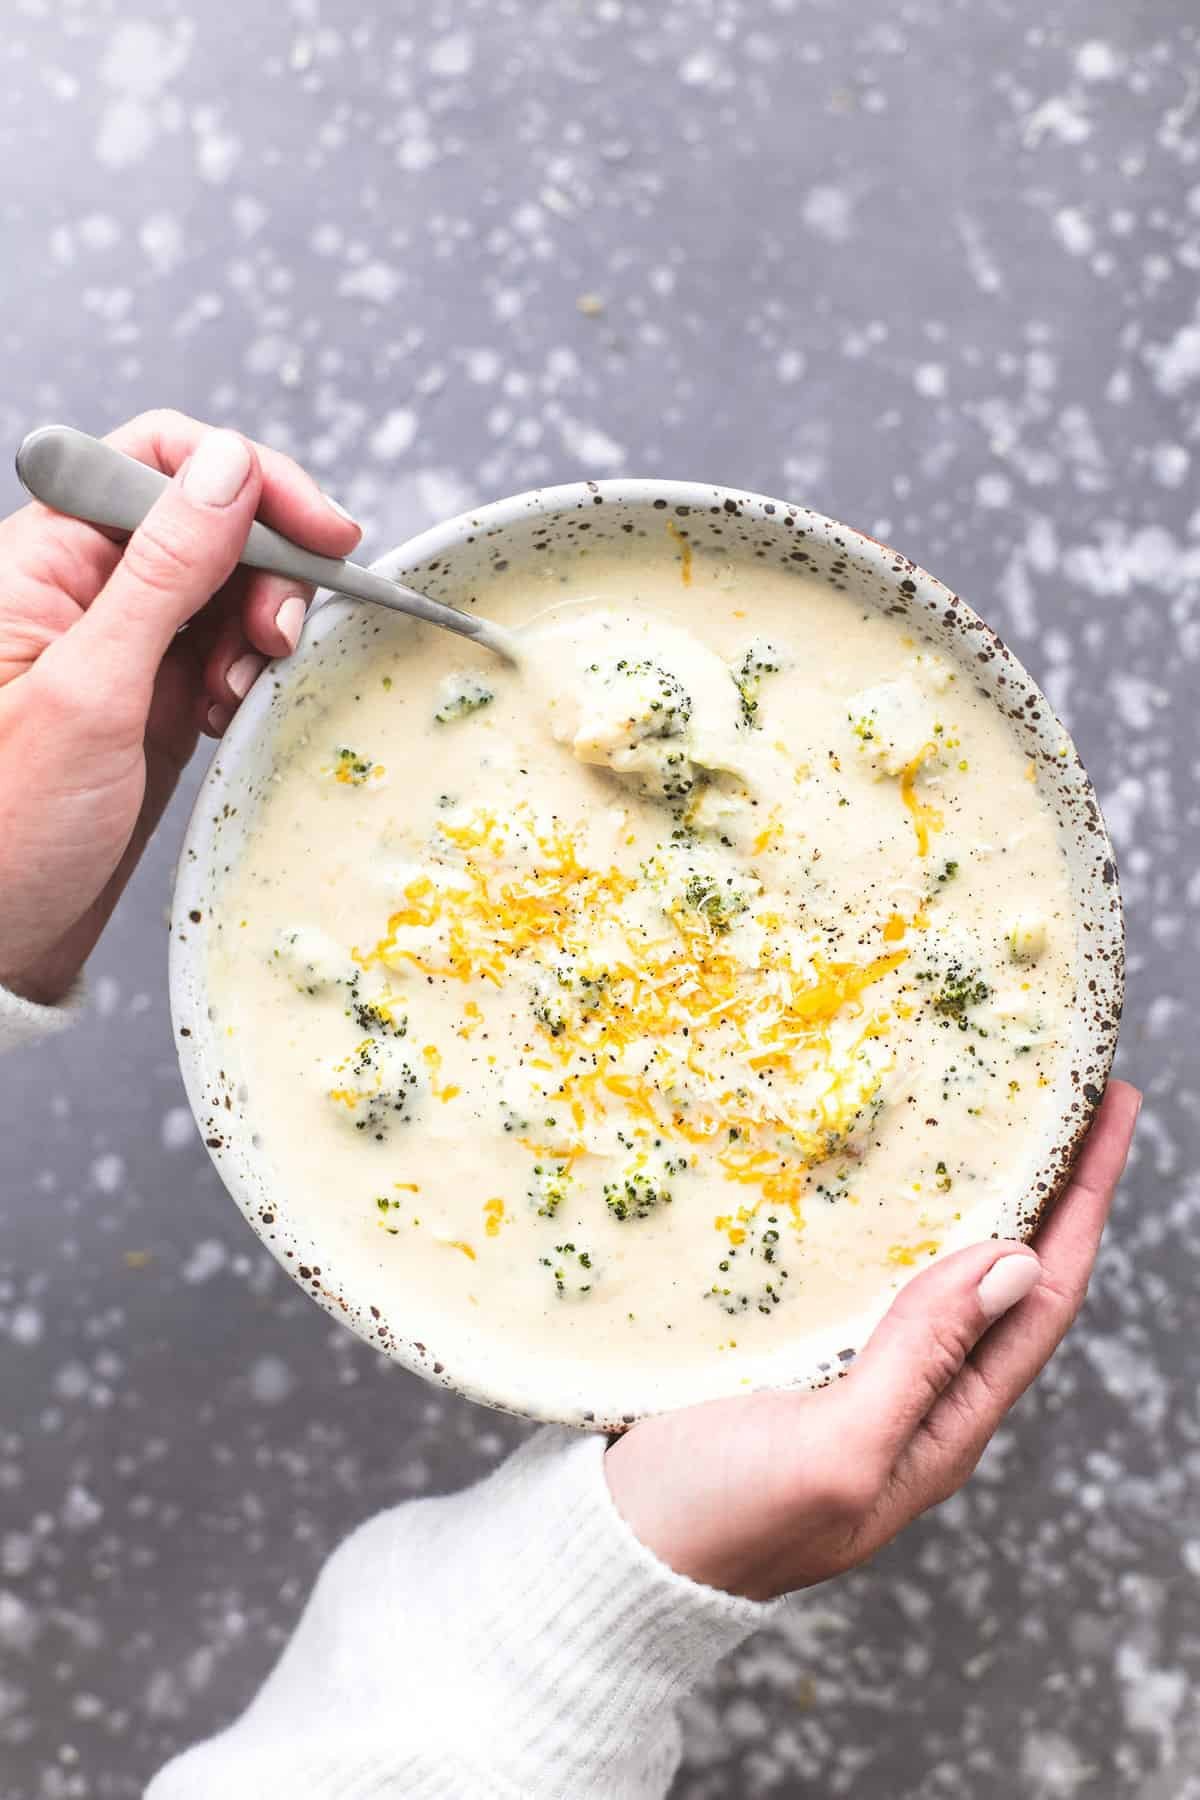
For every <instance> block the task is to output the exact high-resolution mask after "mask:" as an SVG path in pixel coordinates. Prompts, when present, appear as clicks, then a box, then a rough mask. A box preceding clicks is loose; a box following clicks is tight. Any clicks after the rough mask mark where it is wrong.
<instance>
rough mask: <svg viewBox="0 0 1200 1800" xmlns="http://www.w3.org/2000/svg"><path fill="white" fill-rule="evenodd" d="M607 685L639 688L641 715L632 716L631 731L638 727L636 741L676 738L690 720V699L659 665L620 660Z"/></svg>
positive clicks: (678, 682) (681, 687) (685, 691)
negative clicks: (621, 682)
mask: <svg viewBox="0 0 1200 1800" xmlns="http://www.w3.org/2000/svg"><path fill="white" fill-rule="evenodd" d="M608 679H609V684H610V685H612V684H615V683H616V682H618V681H623V682H629V683H636V684H639V686H640V689H641V691H640V692H639V694H638V701H639V703H640V707H641V710H640V712H638V713H636V714H634V715H632V716H631V718H630V720H629V724H630V727H631V728H633V727H640V729H639V730H638V731H637V734H636V735H637V738H638V739H639V740H640V739H641V738H667V737H678V736H679V734H680V732H681V731H682V730H683V729H684V727H685V726H686V725H687V722H688V720H689V719H690V718H691V716H692V697H691V695H690V694H689V693H688V691H687V689H686V688H685V687H684V685H683V683H682V682H681V681H680V680H679V677H678V676H677V675H672V674H671V671H670V670H669V669H663V668H660V667H659V665H658V663H655V662H648V661H641V662H628V661H626V660H625V658H622V659H621V661H620V662H618V663H615V664H614V665H613V670H612V674H611V675H610V676H609V678H608Z"/></svg>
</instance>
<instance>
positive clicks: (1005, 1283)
mask: <svg viewBox="0 0 1200 1800" xmlns="http://www.w3.org/2000/svg"><path fill="white" fill-rule="evenodd" d="M1041 1278H1042V1265H1041V1263H1039V1261H1038V1259H1037V1257H1036V1256H1018V1255H1016V1254H1014V1255H1012V1256H1002V1257H1001V1258H1000V1261H999V1262H996V1263H993V1264H992V1266H991V1268H990V1269H989V1270H988V1272H987V1274H986V1275H985V1276H984V1278H983V1280H982V1281H981V1282H980V1284H979V1304H980V1306H981V1307H982V1309H983V1311H984V1313H985V1314H986V1316H987V1317H988V1318H989V1319H998V1318H1000V1316H1001V1315H1002V1314H1003V1313H1006V1312H1008V1311H1009V1309H1010V1308H1011V1307H1014V1306H1016V1304H1017V1302H1018V1301H1020V1300H1024V1299H1025V1297H1026V1295H1027V1294H1031V1293H1032V1292H1033V1290H1034V1288H1035V1287H1036V1286H1037V1284H1038V1282H1039V1281H1040V1280H1041Z"/></svg>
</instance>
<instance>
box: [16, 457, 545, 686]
mask: <svg viewBox="0 0 1200 1800" xmlns="http://www.w3.org/2000/svg"><path fill="white" fill-rule="evenodd" d="M17 474H18V475H19V476H20V478H21V480H22V482H23V483H24V485H25V487H26V488H28V490H29V492H30V493H31V494H32V495H33V496H34V498H35V499H36V500H41V501H42V502H43V503H44V504H45V505H46V506H52V507H53V508H54V510H55V512H60V513H66V514H67V516H68V517H69V518H72V519H85V520H86V521H87V522H88V524H90V525H107V526H108V527H109V528H110V529H112V530H116V531H136V529H137V527H138V526H139V525H140V524H141V522H142V520H143V519H144V518H145V516H146V514H147V513H148V512H149V511H150V508H151V507H152V506H153V505H154V502H155V501H156V500H157V499H158V496H159V495H160V494H161V493H162V491H163V489H164V488H165V487H168V486H169V485H170V483H169V478H168V477H167V476H166V475H164V474H162V472H161V471H160V470H158V469H152V468H150V467H148V465H147V464H146V463H141V462H137V461H136V460H135V459H134V458H133V457H132V456H126V455H125V454H124V453H123V452H122V451H120V450H114V449H113V447H112V445H111V444H105V443H102V442H101V441H100V439H99V438H94V437H89V435H88V433H87V432H86V431H76V430H75V429H74V427H73V426H71V425H43V426H42V427H41V429H40V430H38V431H31V432H30V434H29V436H28V437H27V438H26V439H25V441H24V442H23V443H22V445H21V448H20V449H19V450H18V451H17ZM239 560H240V561H241V562H242V563H243V564H244V565H245V566H246V567H247V568H250V569H265V570H267V571H268V572H269V573H270V574H272V575H287V576H289V577H290V578H292V579H294V580H297V581H304V582H307V583H309V584H310V585H311V586H313V587H324V588H332V589H333V590H334V592H335V593H339V594H349V595H350V596H351V598H353V599H355V600H370V601H373V602H374V603H375V604H376V605H378V606H388V607H391V609H392V610H393V611H394V612H404V613H410V614H412V615H413V617H415V618H418V619H426V620H428V621H429V623H430V624H432V625H441V626H443V627H444V628H445V629H447V630H449V631H456V632H458V633H459V634H460V635H461V636H462V637H469V638H478V639H480V640H481V641H482V642H483V643H484V644H486V645H487V646H488V648H489V649H494V650H497V651H498V652H499V654H500V655H502V656H508V657H510V658H511V656H512V650H511V648H510V646H509V643H508V634H507V633H506V632H502V631H501V630H500V628H499V627H498V626H493V625H490V624H489V623H488V621H487V620H486V619H481V618H479V617H478V616H477V615H473V614H471V613H465V612H460V611H459V610H458V608H457V607H454V606H447V605H445V604H443V602H441V601H440V600H431V599H429V598H428V596H427V595H425V594H418V593H417V592H416V591H415V590H414V589H413V588H407V587H404V586H403V585H402V584H401V583H400V582H398V581H390V580H389V579H388V578H387V577H386V576H385V575H378V574H376V572H375V571H374V570H373V569H364V568H363V566H362V564H361V563H355V562H346V561H343V560H342V559H340V558H338V557H333V556H317V555H315V554H314V552H313V551H311V550H304V549H302V548H301V546H300V545H299V544H294V543H293V542H292V540H291V539H290V538H286V537H283V536H281V535H280V533H279V532H278V531H272V530H271V528H270V526H269V525H263V524H261V523H260V522H259V521H258V520H257V519H256V520H255V521H254V523H253V524H252V525H251V527H250V530H249V532H248V533H247V536H246V543H245V547H244V548H243V550H242V554H241V557H240V559H239Z"/></svg>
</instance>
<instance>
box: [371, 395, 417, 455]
mask: <svg viewBox="0 0 1200 1800" xmlns="http://www.w3.org/2000/svg"><path fill="white" fill-rule="evenodd" d="M416 435H417V415H416V413H415V412H413V410H412V408H411V407H409V406H398V407H397V408H396V409H395V411H394V412H390V413H388V414H387V415H386V417H385V418H384V419H383V420H382V421H381V422H380V424H379V425H377V426H376V428H375V430H374V431H373V432H372V433H371V436H370V438H369V439H368V448H369V449H370V452H371V455H372V456H373V457H375V458H376V459H377V460H378V461H379V462H395V461H396V460H397V458H399V457H401V456H403V455H404V452H405V451H406V450H407V449H408V448H409V447H410V445H411V444H412V441H413V439H414V438H415V437H416Z"/></svg>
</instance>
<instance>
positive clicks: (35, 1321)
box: [8, 1306, 42, 1349]
mask: <svg viewBox="0 0 1200 1800" xmlns="http://www.w3.org/2000/svg"><path fill="white" fill-rule="evenodd" d="M8 1335H9V1337H10V1338H11V1339H12V1341H13V1343H14V1344H20V1345H21V1346H22V1347H23V1348H25V1349H29V1348H30V1347H31V1346H32V1345H34V1344H38V1343H40V1342H41V1340H42V1315H41V1313H40V1312H39V1311H38V1309H37V1307H36V1306H18V1307H16V1308H15V1309H14V1311H13V1315H12V1317H11V1318H10V1320H9V1321H8Z"/></svg>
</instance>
